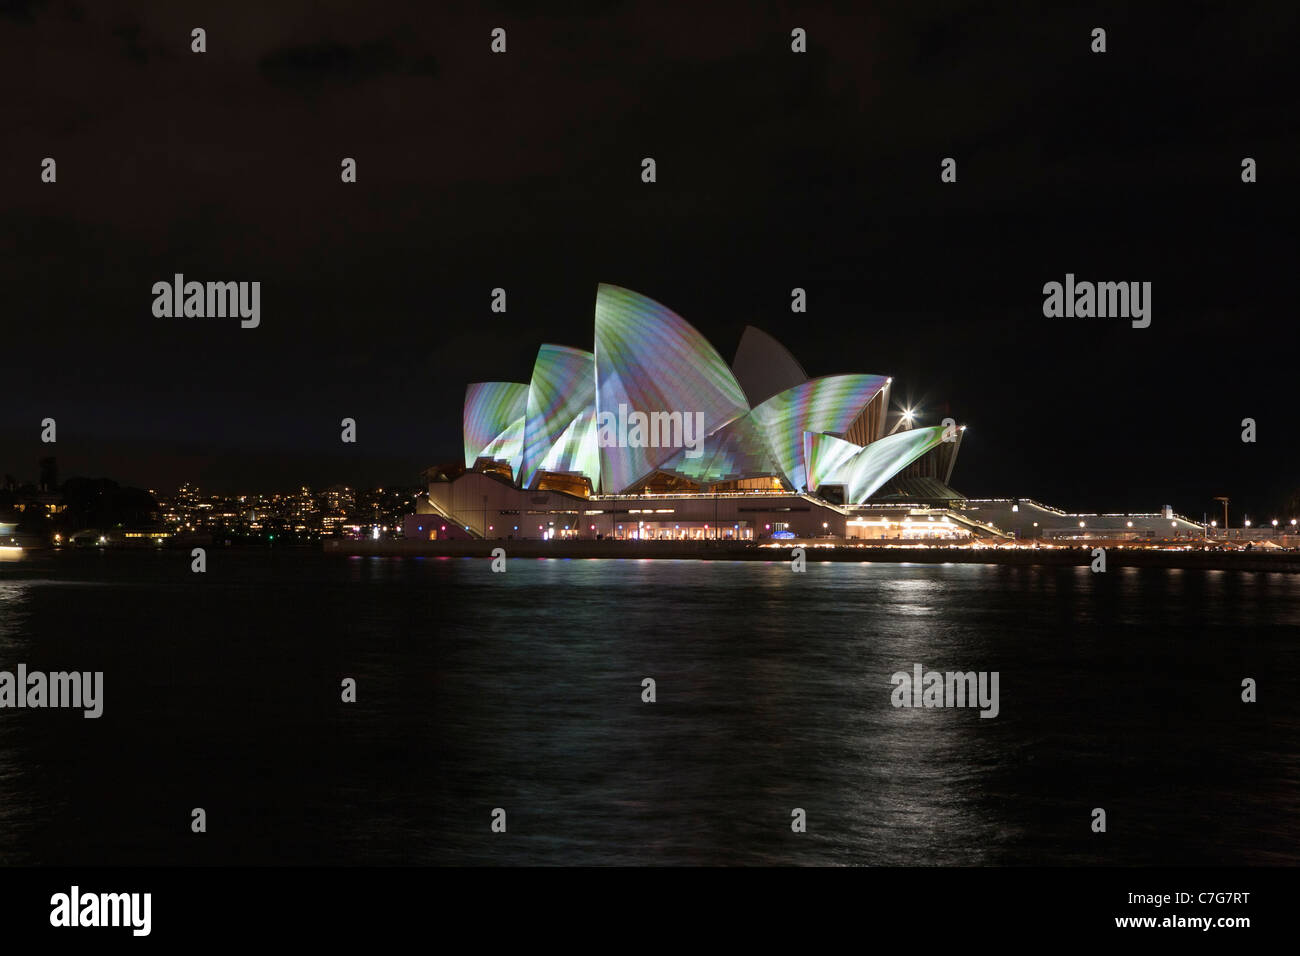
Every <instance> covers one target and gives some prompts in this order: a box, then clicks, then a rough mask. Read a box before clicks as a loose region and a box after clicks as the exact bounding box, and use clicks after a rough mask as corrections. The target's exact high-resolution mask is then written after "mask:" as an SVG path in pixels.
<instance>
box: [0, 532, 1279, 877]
mask: <svg viewBox="0 0 1300 956" xmlns="http://www.w3.org/2000/svg"><path fill="white" fill-rule="evenodd" d="M488 568H489V564H488V562H486V561H476V560H472V559H458V560H447V561H422V560H400V559H391V558H390V559H375V560H354V561H349V560H346V559H330V558H325V557H323V556H319V555H310V554H292V553H288V554H276V555H267V554H222V555H221V556H220V557H219V559H218V560H215V561H212V562H210V564H209V571H208V573H207V574H206V575H193V574H191V573H190V572H189V566H188V559H187V558H184V557H183V556H182V557H177V556H176V555H167V554H122V555H111V556H108V557H107V559H106V558H105V556H94V555H33V556H32V558H31V560H29V561H26V562H23V563H22V564H21V565H14V566H10V567H7V568H6V569H5V570H3V571H0V669H5V668H11V667H12V666H13V665H15V664H16V663H18V662H19V661H23V662H26V663H27V664H28V665H29V666H31V667H45V668H48V669H65V668H76V669H81V670H104V671H105V675H106V676H105V696H106V705H105V715H104V717H103V718H101V719H99V720H95V721H86V720H82V719H81V718H80V715H79V714H76V715H74V714H68V713H59V712H32V711H21V712H16V711H0V862H60V863H132V862H144V863H147V862H164V863H187V862H197V863H203V862H223V863H225V862H256V863H271V862H275V863H313V862H374V863H402V862H413V863H464V862H468V863H497V862H508V863H521V862H522V863H729V864H747V863H820V864H828V863H829V864H915V863H924V864H980V863H1035V862H1044V863H1180V862H1181V863H1187V862H1201V863H1247V862H1290V863H1294V862H1297V861H1300V834H1298V832H1297V823H1296V820H1297V819H1300V818H1298V817H1297V815H1296V813H1295V811H1296V810H1297V809H1300V807H1298V806H1297V799H1298V798H1297V788H1296V786H1295V784H1296V777H1297V772H1296V771H1297V762H1296V758H1295V754H1294V741H1295V739H1298V738H1297V731H1298V730H1300V720H1298V716H1297V715H1298V710H1297V705H1296V703H1295V701H1297V699H1300V698H1298V697H1297V695H1296V693H1295V691H1296V689H1297V688H1296V681H1297V677H1296V674H1297V667H1296V665H1297V663H1300V660H1297V650H1296V646H1295V641H1294V638H1293V634H1294V633H1295V628H1296V626H1297V624H1300V578H1295V577H1287V576H1283V575H1267V574H1257V573H1250V574H1235V573H1226V572H1196V571H1186V572H1180V573H1177V574H1171V573H1169V572H1166V571H1151V570H1133V569H1117V570H1119V573H1113V574H1108V575H1105V576H1099V575H1092V574H1091V573H1089V572H1088V571H1087V569H1086V568H1084V569H1075V568H1061V569H1035V568H1021V567H1014V568H1012V567H997V566H979V565H939V566H936V565H919V564H912V565H890V564H829V563H828V564H819V563H815V562H814V563H811V564H809V565H808V569H807V571H806V572H805V573H803V574H794V573H792V572H791V571H790V568H789V565H788V564H787V563H785V562H771V563H762V564H759V563H743V562H740V563H730V562H693V561H672V562H652V561H644V562H642V561H638V562H615V561H600V560H585V561H546V560H514V561H511V562H510V564H509V565H508V571H507V573H505V574H492V573H491V572H490V571H489V570H488ZM91 585H93V586H91ZM913 663H920V664H922V665H923V666H924V667H925V668H926V669H934V670H941V671H943V670H963V671H965V670H977V671H979V670H997V671H999V673H1000V674H1001V700H1000V707H1001V714H1000V715H999V716H998V717H997V718H995V719H992V720H987V719H980V718H979V716H978V711H977V710H975V709H969V710H925V709H918V710H913V709H910V708H909V709H895V708H893V707H892V706H891V705H890V693H891V690H892V685H891V683H890V675H891V674H892V673H893V672H895V671H898V670H903V671H910V669H911V665H912V664H913ZM1247 675H1250V676H1256V677H1257V678H1262V679H1261V683H1262V684H1264V686H1266V687H1267V688H1268V697H1269V702H1268V706H1267V708H1264V707H1263V705H1255V706H1254V707H1252V706H1251V705H1244V704H1242V703H1241V702H1240V699H1239V696H1238V694H1239V684H1240V678H1241V676H1247ZM345 676H350V677H354V678H355V679H356V680H357V685H358V700H357V703H355V704H350V705H344V704H341V703H340V702H339V683H340V680H341V679H342V678H343V677H345ZM645 677H652V678H654V680H655V681H656V690H657V701H656V702H655V703H653V704H647V703H643V702H642V701H641V681H642V679H643V678H645ZM195 794H202V795H203V796H202V800H204V801H206V803H207V804H208V805H210V806H208V809H209V814H210V816H211V815H212V813H213V810H212V808H213V807H217V808H219V811H218V812H219V814H220V816H221V818H222V820H223V826H222V827H221V828H220V829H217V828H213V832H210V833H209V834H208V836H209V837H211V838H212V839H208V840H205V841H203V842H202V844H196V843H195V842H194V841H191V840H189V839H187V837H188V810H189V808H190V807H191V806H194V805H198V804H196V801H197V800H199V797H196V796H195ZM1096 805H1104V806H1107V807H1108V809H1109V808H1113V809H1112V810H1111V814H1112V818H1116V817H1118V818H1121V819H1123V821H1124V825H1123V827H1122V828H1118V827H1117V828H1114V829H1115V831H1116V832H1113V833H1111V834H1108V837H1107V840H1106V841H1105V842H1104V843H1102V842H1101V841H1098V840H1096V839H1094V838H1093V834H1091V832H1090V831H1089V829H1088V822H1089V813H1090V811H1091V808H1092V807H1093V806H1096ZM493 807H505V808H506V809H507V812H508V814H509V830H508V833H507V834H506V835H493V834H491V833H490V832H489V828H488V825H487V824H488V821H489V814H490V811H491V809H492V808H493ZM795 807H800V808H803V809H805V810H806V811H807V815H808V824H809V825H808V832H807V833H804V834H794V833H792V832H791V830H790V813H791V810H792V809H793V808H795ZM178 814H179V816H178ZM178 820H179V821H180V822H179V823H178V822H177V821H178Z"/></svg>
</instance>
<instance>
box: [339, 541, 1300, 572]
mask: <svg viewBox="0 0 1300 956" xmlns="http://www.w3.org/2000/svg"><path fill="white" fill-rule="evenodd" d="M801 546H802V547H804V549H805V554H806V557H807V560H808V561H809V562H817V561H872V562H888V563H893V564H904V563H907V564H1001V565H1011V566H1013V567H1030V566H1042V567H1074V566H1088V565H1090V564H1091V563H1092V560H1093V559H1092V549H1093V548H1094V547H1100V546H1103V544H1102V543H1101V542H1098V543H1096V544H1089V545H1088V546H1086V547H1083V546H1081V547H1076V548H1033V547H1021V548H934V547H921V548H908V547H868V546H862V547H859V546H843V545H838V546H835V545H832V546H828V545H825V544H817V543H816V542H797V541H796V542H791V543H790V545H789V546H788V547H780V548H771V547H759V546H757V545H746V544H729V543H720V542H680V541H662V542H660V541H644V542H636V541H529V540H519V541H513V540H494V541H443V542H435V541H406V540H399V541H341V540H340V541H335V540H329V541H325V542H323V545H322V550H323V552H324V553H325V554H333V555H338V556H341V557H375V556H389V557H435V558H490V557H491V556H492V552H493V550H495V549H496V548H502V549H504V551H505V553H506V556H507V558H558V559H565V558H568V559H623V560H634V561H641V560H671V561H780V562H786V561H789V560H790V558H791V551H792V550H793V549H794V548H795V547H801ZM1124 567H1132V568H1183V569H1188V570H1213V571H1277V572H1282V573H1286V574H1300V551H1271V552H1270V551H1201V550H1195V551H1192V550H1188V551H1175V550H1164V549H1158V548H1134V547H1131V546H1129V547H1117V546H1114V545H1110V546H1106V569H1107V570H1108V571H1109V570H1113V569H1115V568H1124Z"/></svg>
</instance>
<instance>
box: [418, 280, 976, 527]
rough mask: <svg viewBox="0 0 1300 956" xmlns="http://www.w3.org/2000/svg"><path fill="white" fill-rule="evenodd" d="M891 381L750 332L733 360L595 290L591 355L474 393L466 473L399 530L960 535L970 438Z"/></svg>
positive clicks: (548, 349) (541, 365)
mask: <svg viewBox="0 0 1300 956" xmlns="http://www.w3.org/2000/svg"><path fill="white" fill-rule="evenodd" d="M891 382H892V379H890V378H888V377H886V376H884V375H879V374H869V373H853V374H843V375H827V376H824V377H820V378H809V377H808V375H807V373H806V372H805V371H804V370H803V368H802V367H801V366H800V364H799V363H798V361H796V359H795V358H794V357H793V356H792V355H791V354H790V353H789V352H788V351H787V350H786V349H785V348H784V347H783V346H782V345H781V344H780V343H778V342H777V341H776V340H775V339H774V338H772V337H771V336H770V335H768V334H766V333H765V332H762V331H760V330H758V329H756V328H753V327H749V328H747V329H745V332H744V334H743V335H742V337H741V340H740V344H739V347H738V348H737V350H736V353H735V358H734V360H733V361H732V363H731V364H730V365H728V364H727V362H726V361H724V360H723V358H722V356H721V355H720V354H719V353H718V351H717V350H716V349H715V348H714V347H713V346H712V345H711V344H710V343H709V342H708V340H706V339H705V338H704V336H703V335H701V334H700V333H699V332H698V331H697V330H696V329H695V328H693V327H692V326H691V325H690V324H688V323H687V322H686V321H685V320H684V319H682V318H681V317H680V316H678V315H676V314H675V313H673V312H672V311H671V310H669V309H667V308H665V307H664V306H662V305H660V304H659V303H657V302H655V301H653V300H651V299H649V298H646V297H645V296H643V295H639V294H637V293H635V292H631V291H629V290H627V289H622V288H619V287H617V286H612V285H601V286H599V288H598V290H597V293H596V310H595V336H594V348H593V350H592V351H587V350H585V349H580V348H573V347H570V346H567V345H542V346H541V347H540V349H539V350H538V353H537V360H536V362H535V364H534V366H533V370H532V376H531V378H530V380H529V381H528V382H479V383H475V384H472V385H470V386H469V387H468V389H467V390H466V393H465V407H464V418H463V433H464V466H463V469H462V468H460V466H459V465H458V466H457V467H455V468H445V469H436V470H433V471H432V473H431V474H430V475H429V478H430V483H429V494H428V498H427V501H426V502H425V503H424V504H423V505H422V506H421V513H420V514H418V515H413V516H411V517H410V518H408V524H409V525H410V527H408V528H407V529H406V530H407V534H408V536H411V537H418V538H425V539H434V540H436V539H439V538H458V537H459V538H465V537H471V538H489V539H492V538H501V539H510V538H516V539H518V538H531V539H536V538H544V539H552V538H615V539H631V538H635V539H641V540H646V539H655V540H659V539H714V538H718V539H733V540H753V541H758V540H762V539H764V538H775V539H781V538H788V537H811V536H823V535H835V536H847V537H875V536H880V535H879V534H877V533H876V532H877V531H878V530H884V529H886V528H888V526H889V524H890V522H891V521H892V520H895V519H896V520H897V521H899V522H901V521H903V520H905V519H910V518H912V517H915V518H917V519H918V521H917V523H918V525H920V524H922V522H925V524H924V527H925V528H926V530H927V531H932V532H933V533H935V534H941V533H951V534H952V535H954V536H960V535H962V534H963V533H969V531H970V529H969V528H962V527H959V525H960V524H961V522H960V518H959V516H958V515H956V514H955V513H954V512H952V511H951V510H950V509H948V508H946V507H944V505H945V504H946V502H948V501H950V500H952V499H957V498H959V497H960V496H959V495H958V494H957V493H956V492H954V491H952V489H951V488H949V487H948V484H947V482H948V481H949V478H950V476H951V473H952V469H953V465H954V463H955V461H956V457H957V452H958V449H959V448H960V446H961V439H962V434H963V428H962V427H961V426H958V425H957V423H956V422H955V421H953V420H951V419H947V420H945V421H944V423H942V424H939V425H935V426H931V427H924V428H921V427H911V426H912V422H911V419H910V416H907V415H903V414H901V413H900V412H898V411H897V410H895V411H893V412H891V410H890V400H889V394H890V385H891ZM891 425H892V427H891ZM891 502H892V503H893V504H892V505H891ZM918 504H919V505H922V506H925V505H929V506H933V507H934V508H935V509H936V510H935V511H934V512H933V513H931V514H929V515H926V514H924V513H913V512H914V511H915V506H917V505H918ZM900 508H901V511H900ZM891 516H892V517H891ZM927 518H928V519H929V520H928V522H927V521H926V519H927Z"/></svg>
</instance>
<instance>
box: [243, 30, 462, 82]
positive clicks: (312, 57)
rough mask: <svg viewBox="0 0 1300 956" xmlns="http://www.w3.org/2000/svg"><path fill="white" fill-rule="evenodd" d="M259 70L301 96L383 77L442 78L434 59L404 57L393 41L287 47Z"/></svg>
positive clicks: (262, 62) (269, 56)
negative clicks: (301, 94)
mask: <svg viewBox="0 0 1300 956" xmlns="http://www.w3.org/2000/svg"><path fill="white" fill-rule="evenodd" d="M257 67H258V69H259V70H260V71H261V73H262V75H263V76H265V77H266V79H267V80H268V81H270V82H271V83H272V84H274V85H276V86H281V87H285V88H287V89H292V90H296V91H298V92H300V93H320V92H322V91H323V90H325V89H326V88H328V87H338V88H341V87H347V86H352V85H355V84H358V83H364V82H367V81H371V80H374V79H376V78H378V77H381V76H423V77H436V76H437V75H438V62H437V60H436V59H435V58H434V57H433V56H430V55H424V56H409V55H404V54H401V53H399V52H398V50H397V48H396V46H395V45H394V44H393V43H392V42H391V41H389V40H375V41H372V42H366V43H358V44H351V45H348V44H343V43H333V42H320V43H309V44H302V45H299V46H292V47H285V48H282V49H279V50H275V51H273V52H271V53H268V54H267V55H265V56H263V57H262V58H261V59H260V60H259V61H258V64H257Z"/></svg>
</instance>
